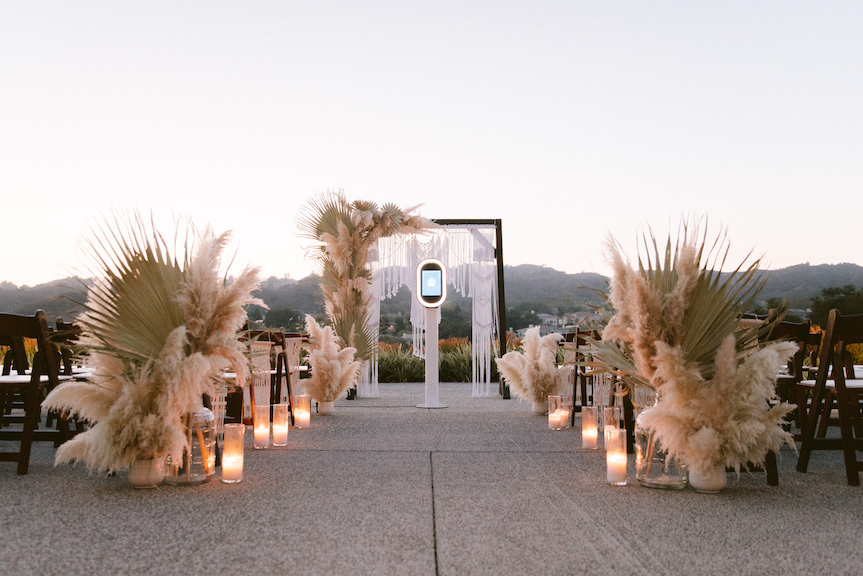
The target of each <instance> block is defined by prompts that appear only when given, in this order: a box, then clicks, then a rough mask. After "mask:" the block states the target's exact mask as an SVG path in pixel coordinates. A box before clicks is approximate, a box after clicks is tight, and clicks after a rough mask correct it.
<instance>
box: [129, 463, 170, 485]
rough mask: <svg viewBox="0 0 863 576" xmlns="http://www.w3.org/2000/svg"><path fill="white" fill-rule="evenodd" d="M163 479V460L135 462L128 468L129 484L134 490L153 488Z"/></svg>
mask: <svg viewBox="0 0 863 576" xmlns="http://www.w3.org/2000/svg"><path fill="white" fill-rule="evenodd" d="M164 478H165V459H164V458H149V459H146V460H135V461H134V462H132V465H131V466H129V483H130V484H131V485H132V486H134V487H135V488H155V487H156V486H158V485H159V484H161V483H162V480H164Z"/></svg>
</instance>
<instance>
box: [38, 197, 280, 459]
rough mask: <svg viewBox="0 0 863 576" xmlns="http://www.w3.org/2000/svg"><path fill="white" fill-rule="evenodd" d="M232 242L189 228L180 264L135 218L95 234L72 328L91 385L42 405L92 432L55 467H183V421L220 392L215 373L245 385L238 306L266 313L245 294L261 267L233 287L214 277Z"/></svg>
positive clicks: (58, 392)
mask: <svg viewBox="0 0 863 576" xmlns="http://www.w3.org/2000/svg"><path fill="white" fill-rule="evenodd" d="M179 228H180V227H179V225H178V229H177V230H176V231H175V233H176V236H175V239H176V240H175V244H176V243H177V242H178V241H179V240H180V238H181V237H180V233H179ZM228 241H229V234H227V233H225V234H221V235H219V236H216V235H214V234H213V232H212V231H210V230H209V229H207V230H206V231H205V232H204V233H203V234H199V233H198V232H197V231H196V230H195V228H194V226H193V225H192V224H191V223H187V226H186V231H185V238H184V239H183V247H182V249H183V253H182V258H181V259H178V258H177V257H176V255H172V254H171V250H170V249H169V247H168V244H167V243H166V242H165V240H164V238H163V237H162V235H160V234H159V233H158V232H157V231H156V229H155V225H154V224H153V222H152V221H151V222H150V224H149V226H148V225H147V224H146V223H145V222H144V221H143V220H142V218H141V217H140V215H138V214H133V215H129V216H126V217H121V216H116V215H115V218H114V221H113V223H111V222H108V221H105V222H104V224H103V225H102V226H99V227H98V228H97V229H96V230H95V232H94V234H93V238H92V239H90V240H89V241H88V243H87V248H88V250H89V252H90V256H91V257H92V258H93V262H94V263H95V266H94V270H93V273H94V274H93V275H94V276H95V277H96V278H97V280H96V281H95V283H94V285H93V286H92V287H91V288H90V290H89V292H88V294H87V301H86V303H85V304H84V309H85V312H84V313H83V314H82V315H81V316H80V317H79V318H78V319H77V322H78V324H80V325H81V327H82V329H83V334H82V336H81V339H80V345H81V347H82V348H83V349H84V350H85V351H86V352H87V355H88V356H87V357H88V361H87V363H88V367H89V368H90V369H91V370H92V376H91V377H90V378H89V380H88V381H86V382H74V381H72V382H67V383H64V384H61V385H60V386H58V387H57V388H56V389H55V390H53V391H52V392H51V393H50V394H49V395H48V397H47V398H46V400H45V402H44V405H45V406H47V407H49V408H54V409H61V408H65V409H68V410H70V411H71V412H72V413H75V414H77V415H79V416H80V417H81V418H83V419H85V420H86V421H88V422H89V423H90V424H91V425H90V427H89V429H87V430H86V431H85V432H83V433H81V434H78V435H77V436H75V437H74V438H73V439H72V440H70V441H68V442H66V443H65V444H63V445H62V446H60V448H59V449H58V450H57V456H56V463H57V464H60V463H64V462H84V463H86V464H87V465H88V467H90V469H107V470H111V471H113V470H117V469H118V468H123V467H127V466H129V465H130V464H131V463H132V462H133V461H134V460H136V459H149V458H164V457H166V456H171V457H172V458H174V459H180V458H182V455H183V449H184V448H187V446H186V444H187V442H186V435H185V433H184V425H183V420H182V418H183V416H184V415H185V414H186V413H188V412H193V411H195V410H196V409H197V408H199V407H200V406H201V403H202V395H203V394H211V395H212V394H214V393H215V392H216V391H217V390H218V387H219V380H218V375H219V373H220V372H221V371H223V370H224V369H225V368H227V367H229V366H230V367H232V368H233V369H234V370H235V371H236V372H237V375H238V382H239V383H240V384H241V385H242V383H243V376H244V374H246V372H247V370H248V368H247V360H246V357H245V355H244V352H245V345H244V344H243V343H242V342H241V341H240V340H238V338H237V334H238V330H239V329H240V328H241V327H242V325H243V323H244V322H245V320H246V312H245V309H244V306H246V305H248V304H257V305H264V304H263V302H262V301H260V300H259V299H257V298H254V297H252V295H251V293H252V291H253V290H255V289H256V288H257V286H258V283H259V278H258V275H259V273H258V269H257V268H246V269H245V270H244V271H243V272H242V273H241V274H240V275H239V276H237V277H236V278H233V279H232V280H231V281H228V280H227V279H226V278H225V277H223V276H221V275H220V273H219V266H220V258H221V252H222V250H223V249H224V247H225V246H226V244H227V243H228ZM175 249H176V247H175Z"/></svg>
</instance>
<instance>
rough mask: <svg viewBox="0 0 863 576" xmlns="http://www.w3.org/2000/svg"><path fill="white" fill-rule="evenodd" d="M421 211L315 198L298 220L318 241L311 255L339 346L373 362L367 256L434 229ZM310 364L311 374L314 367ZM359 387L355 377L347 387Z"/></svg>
mask: <svg viewBox="0 0 863 576" xmlns="http://www.w3.org/2000/svg"><path fill="white" fill-rule="evenodd" d="M417 208H418V207H414V208H410V209H405V210H403V209H400V208H399V207H397V206H395V205H394V204H384V205H382V206H378V205H377V204H375V203H373V202H369V201H365V200H355V201H350V200H348V198H347V196H346V195H345V193H344V192H343V191H338V192H333V191H330V192H328V193H326V194H323V195H320V196H318V197H315V198H313V199H311V200H310V201H309V202H308V204H307V205H306V206H305V207H304V209H303V210H302V212H301V213H300V216H299V218H298V227H299V229H300V232H301V234H302V235H303V237H305V238H308V239H310V240H312V241H313V242H314V245H313V246H312V247H311V248H310V249H309V250H308V256H309V258H310V259H311V260H312V261H313V262H315V263H316V266H317V270H316V272H317V273H318V274H319V275H320V277H321V292H322V293H323V298H324V308H325V310H326V313H327V316H328V318H329V321H330V322H331V324H332V329H333V330H334V332H335V334H336V336H337V337H338V338H339V342H340V345H341V347H349V348H354V349H355V350H356V352H355V353H356V357H357V358H358V359H359V360H361V361H366V360H369V359H370V358H371V357H372V354H373V352H374V350H373V346H374V342H376V341H377V338H376V333H377V329H378V327H377V326H374V325H372V324H373V323H370V322H369V317H370V316H369V306H370V304H371V298H372V292H371V282H372V271H371V267H370V264H369V254H370V251H371V249H372V248H373V246H374V245H375V244H376V242H377V241H378V239H380V238H384V237H389V236H393V235H396V234H416V233H419V232H422V231H423V230H426V229H428V228H430V227H431V226H432V224H431V222H429V221H428V220H427V219H425V218H423V217H421V216H419V215H417V214H416V210H417ZM310 363H311V368H312V372H313V373H314V371H315V370H316V367H315V366H314V364H313V361H311V362H310ZM355 386H356V378H354V380H353V382H352V383H351V384H350V386H349V388H354V387H355Z"/></svg>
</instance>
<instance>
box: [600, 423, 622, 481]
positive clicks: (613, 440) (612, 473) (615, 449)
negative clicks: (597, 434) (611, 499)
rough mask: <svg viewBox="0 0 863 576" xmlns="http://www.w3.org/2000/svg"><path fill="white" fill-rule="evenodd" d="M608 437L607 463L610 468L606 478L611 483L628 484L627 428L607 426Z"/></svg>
mask: <svg viewBox="0 0 863 576" xmlns="http://www.w3.org/2000/svg"><path fill="white" fill-rule="evenodd" d="M605 430H606V437H607V438H608V440H607V441H608V445H607V450H608V451H607V452H606V454H605V464H606V467H607V469H608V471H607V473H606V479H607V480H608V483H609V484H614V485H615V486H623V485H624V484H626V430H621V429H620V428H609V427H606V429H605Z"/></svg>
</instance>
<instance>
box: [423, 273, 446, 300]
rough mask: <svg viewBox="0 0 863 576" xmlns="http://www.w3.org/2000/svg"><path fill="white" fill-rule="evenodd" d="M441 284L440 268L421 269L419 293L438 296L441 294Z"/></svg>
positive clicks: (426, 295)
mask: <svg viewBox="0 0 863 576" xmlns="http://www.w3.org/2000/svg"><path fill="white" fill-rule="evenodd" d="M442 284H443V278H442V272H441V271H440V270H423V271H422V288H421V290H420V294H421V295H422V296H423V297H435V296H440V295H442V294H443V292H441V290H442V289H443V287H442Z"/></svg>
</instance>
